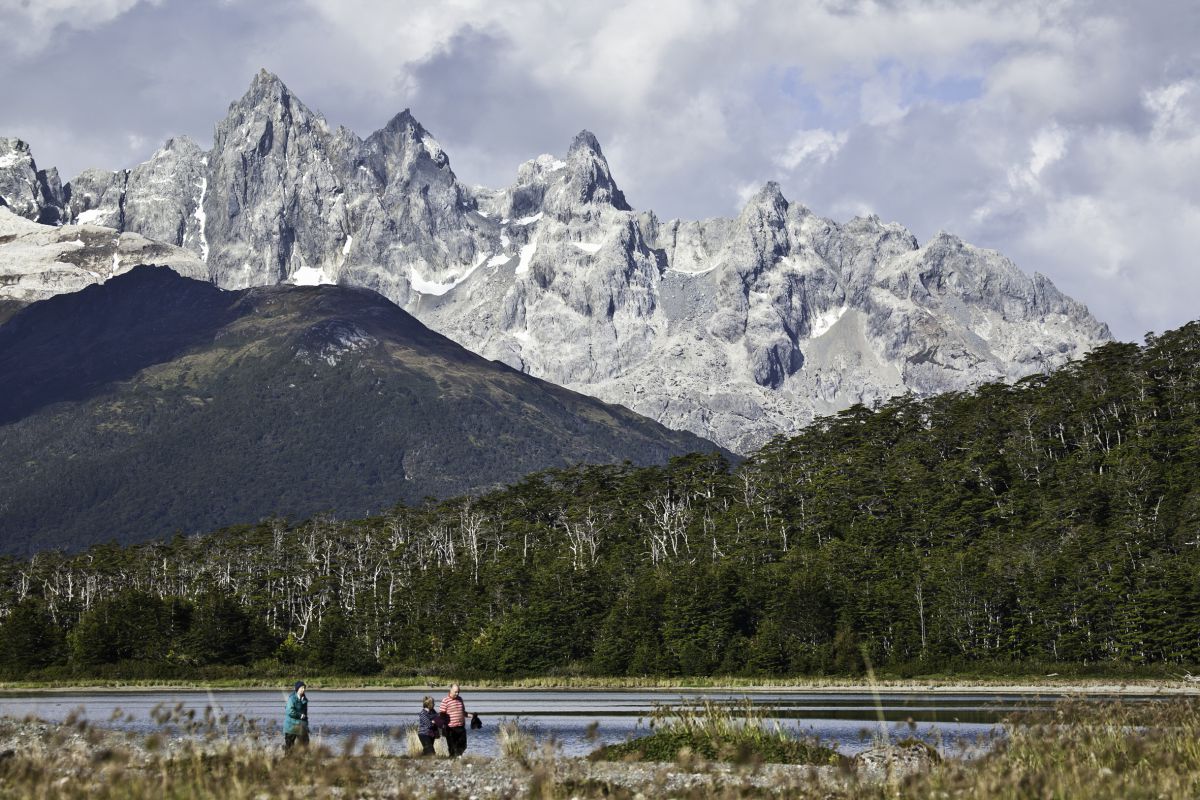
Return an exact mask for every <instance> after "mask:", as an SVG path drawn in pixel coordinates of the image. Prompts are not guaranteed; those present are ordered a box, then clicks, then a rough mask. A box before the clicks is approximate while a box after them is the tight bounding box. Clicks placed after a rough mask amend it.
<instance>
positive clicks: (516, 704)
mask: <svg viewBox="0 0 1200 800" xmlns="http://www.w3.org/2000/svg"><path fill="white" fill-rule="evenodd" d="M426 693H427V692H424V691H415V690H320V689H313V690H310V691H309V693H308V695H309V718H310V722H311V725H312V732H313V734H314V736H315V737H317V738H319V739H321V740H323V741H324V742H325V743H327V744H329V745H331V746H333V747H335V748H339V747H341V746H342V745H343V744H344V743H345V742H346V741H347V740H348V739H349V738H351V737H355V738H357V739H358V740H359V741H362V740H365V739H368V738H371V737H377V736H383V737H386V738H387V741H388V745H387V747H388V749H389V750H392V751H394V752H403V750H404V743H403V739H402V738H393V737H391V736H389V733H390V732H391V731H394V730H395V729H397V728H400V727H407V726H410V725H413V724H415V723H416V718H417V712H418V711H419V710H420V706H421V698H422V697H423V696H424V695H425V694H426ZM429 693H430V694H433V696H434V699H435V700H440V699H441V697H442V696H443V695H444V694H445V692H444V690H443V691H439V692H437V693H433V692H429ZM286 697H287V693H286V692H285V691H267V690H241V689H239V690H220V691H217V690H214V691H146V692H126V691H122V692H103V691H86V692H70V693H66V692H6V693H3V694H0V716H10V717H18V718H19V717H25V716H27V715H33V716H36V717H39V718H41V719H44V720H47V721H61V720H63V719H66V718H67V717H68V716H71V715H75V716H77V717H82V718H85V719H87V720H88V721H89V722H91V723H93V724H97V725H101V726H104V727H112V728H120V729H123V730H131V731H137V732H145V733H149V732H151V731H154V730H162V729H163V728H162V723H161V722H160V721H156V718H155V717H156V714H155V711H156V709H158V710H159V711H161V710H163V709H167V710H170V709H174V708H176V707H177V706H178V707H182V709H184V712H185V713H187V712H188V711H191V712H192V713H193V714H194V715H195V717H196V718H197V719H202V718H203V717H204V715H205V709H206V708H211V709H219V710H220V712H221V713H223V714H224V715H227V716H228V717H229V718H230V719H237V718H239V717H241V718H244V719H249V720H253V721H254V722H255V724H256V725H257V726H259V729H260V730H263V731H267V732H271V733H273V734H274V733H277V732H278V731H279V729H280V725H281V722H282V717H283V705H284V701H285V699H286ZM463 698H464V700H465V701H466V704H467V709H468V711H474V712H478V713H479V715H480V718H481V720H482V721H483V723H484V727H483V729H482V730H476V731H470V734H469V742H468V749H467V752H468V753H473V754H477V755H496V754H497V751H498V746H497V740H496V734H497V731H498V728H499V724H500V723H501V722H503V721H505V720H518V721H519V722H520V724H521V725H522V727H524V728H526V729H527V730H528V731H530V732H532V733H533V735H534V736H535V738H536V739H537V740H538V741H540V742H546V741H553V742H554V744H555V746H557V747H558V748H559V749H560V750H561V752H562V753H563V754H565V755H583V754H585V753H588V752H590V751H591V750H593V749H594V748H595V747H597V746H599V745H600V744H607V743H612V742H620V741H623V740H625V739H628V738H630V737H632V736H637V735H642V734H644V733H646V732H647V728H646V726H647V724H648V722H649V714H650V712H651V710H652V709H653V708H654V707H655V706H660V705H663V704H668V705H676V704H679V703H694V702H699V701H702V700H705V699H708V700H713V701H716V702H721V703H727V702H732V703H737V702H744V700H745V699H746V698H749V699H750V701H751V702H753V703H755V704H757V705H760V706H763V707H765V708H768V709H770V710H771V713H772V716H773V717H775V718H777V719H779V720H780V721H781V722H782V724H784V725H785V726H787V727H788V728H790V729H792V730H794V731H796V732H798V733H804V734H807V735H813V736H817V737H819V738H820V739H821V740H823V741H824V742H826V743H827V744H831V745H834V746H836V747H837V748H838V749H839V750H841V751H842V752H844V753H854V752H856V751H858V750H862V749H864V748H866V747H869V746H870V744H871V740H872V737H873V736H878V735H879V733H880V730H881V722H880V716H881V715H882V717H883V723H882V725H883V726H884V727H886V728H887V730H888V733H889V735H890V736H891V737H892V738H893V739H897V738H904V737H906V736H911V735H916V736H919V737H921V738H923V739H926V740H927V741H929V742H931V743H933V744H936V745H938V746H939V749H942V751H943V752H947V751H950V752H953V751H955V750H959V749H961V750H964V751H966V752H968V753H970V752H979V751H980V750H981V749H986V748H987V746H988V744H987V743H988V740H989V739H990V738H991V737H993V736H995V735H998V733H999V731H998V726H997V723H998V722H999V721H1000V719H1001V718H1003V717H1004V716H1006V715H1007V714H1010V713H1012V712H1013V711H1016V710H1024V709H1033V708H1040V707H1044V706H1046V705H1049V704H1051V703H1053V702H1054V701H1055V700H1057V699H1058V697H1057V696H1054V695H1044V696H1040V697H1032V696H1031V697H1017V696H1013V695H996V694H988V693H986V692H980V693H971V694H967V693H963V694H947V693H938V694H914V693H881V694H880V695H879V696H878V704H877V702H876V697H875V696H874V695H872V694H870V693H862V694H853V693H844V692H803V691H749V692H747V691H739V692H711V691H577V690H569V691H548V690H544V691H529V690H509V691H494V690H493V691H477V692H472V691H470V690H469V689H464V690H463ZM1098 699H1099V698H1098ZM1124 699H1125V700H1127V701H1130V700H1135V699H1137V698H1130V697H1125V698H1124ZM160 719H161V717H160Z"/></svg>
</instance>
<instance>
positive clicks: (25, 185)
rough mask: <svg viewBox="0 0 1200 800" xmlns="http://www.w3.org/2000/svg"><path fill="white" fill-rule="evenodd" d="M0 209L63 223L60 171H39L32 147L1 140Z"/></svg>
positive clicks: (38, 220)
mask: <svg viewBox="0 0 1200 800" xmlns="http://www.w3.org/2000/svg"><path fill="white" fill-rule="evenodd" d="M0 206H6V207H8V208H9V209H11V210H12V212H13V213H14V214H17V215H19V216H22V217H25V218H26V219H32V220H35V221H37V222H42V223H45V224H48V225H57V224H59V223H60V222H62V221H63V187H62V184H61V182H60V181H59V178H58V170H56V169H53V168H51V169H48V170H39V169H38V168H37V164H36V163H35V162H34V160H33V154H32V153H31V152H30V150H29V145H28V144H26V143H25V142H23V141H21V140H20V139H5V138H0Z"/></svg>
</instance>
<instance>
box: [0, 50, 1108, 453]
mask: <svg viewBox="0 0 1200 800" xmlns="http://www.w3.org/2000/svg"><path fill="white" fill-rule="evenodd" d="M28 150H29V149H28V147H27V146H24V145H23V143H20V144H17V143H15V140H3V141H0V198H3V201H4V203H5V204H6V205H9V206H10V207H13V208H17V207H21V208H23V211H21V212H18V213H21V214H22V216H25V217H27V218H30V219H43V220H44V221H53V219H54V215H55V214H56V213H59V212H61V213H62V214H63V215H64V216H65V218H66V219H67V221H74V222H78V223H86V224H87V227H88V228H91V227H95V226H97V225H106V226H108V227H110V228H113V229H115V230H117V231H121V232H125V231H128V232H134V233H140V234H143V235H144V236H147V237H150V238H153V239H160V240H162V241H166V242H169V243H171V244H174V245H178V246H181V247H183V248H185V249H186V250H188V251H190V252H191V253H194V254H195V255H197V256H199V257H200V258H201V259H203V260H204V262H206V269H207V272H208V277H209V278H210V280H212V282H214V283H216V284H217V285H219V286H221V287H224V288H230V289H238V288H244V287H248V286H261V285H273V284H278V283H337V284H341V285H348V286H362V287H367V288H370V289H373V290H375V291H377V292H379V293H380V294H382V295H384V296H385V297H387V298H388V299H390V300H392V301H393V302H395V303H397V304H399V305H401V306H403V307H405V308H406V309H408V310H410V311H411V312H412V313H413V314H414V315H416V316H417V317H419V318H420V319H421V320H422V321H423V322H425V323H426V324H428V325H430V326H431V327H433V328H435V329H436V330H438V331H440V332H441V333H444V334H445V335H447V336H449V337H451V338H453V339H455V340H456V341H458V342H460V343H461V344H463V345H465V346H467V347H468V348H470V349H472V350H474V351H475V352H477V353H479V354H481V355H484V356H486V357H488V358H492V359H496V360H499V361H503V362H504V363H506V364H509V365H511V366H513V367H515V368H517V369H520V370H522V371H525V372H528V373H530V374H532V375H535V376H537V377H541V378H545V379H547V380H550V381H553V382H555V383H558V384H560V385H563V386H567V387H568V388H571V389H574V390H577V391H581V392H584V393H587V394H592V395H594V396H596V397H599V398H601V399H604V400H606V401H611V402H617V403H622V404H624V405H626V406H628V407H629V408H632V409H633V410H635V411H637V412H639V413H642V414H645V415H647V416H649V417H652V418H654V419H656V420H658V421H660V422H663V423H664V424H667V425H669V426H671V427H676V428H684V429H688V430H690V431H693V432H695V433H698V434H701V435H704V436H708V437H710V438H713V439H715V440H716V441H718V442H720V443H721V444H723V445H725V446H728V447H730V448H732V449H735V450H739V451H742V452H748V451H750V450H752V449H753V448H754V447H756V446H757V445H759V444H761V443H762V442H764V441H766V440H767V439H769V438H770V437H771V436H773V435H775V434H778V433H790V432H794V431H796V430H797V429H798V428H799V427H801V426H803V425H805V424H807V422H808V421H810V420H811V419H813V417H814V416H816V415H820V414H828V413H832V412H836V411H838V410H840V409H843V408H846V407H847V406H849V405H852V404H854V403H868V404H869V403H871V402H873V401H875V400H881V399H883V398H886V397H889V396H892V395H895V394H898V393H902V392H906V391H912V392H915V393H918V394H930V393H934V392H941V391H947V390H965V389H969V388H971V387H972V386H976V385H978V384H979V383H981V382H983V381H989V380H1004V379H1016V378H1020V377H1023V376H1025V375H1029V374H1031V373H1034V372H1039V371H1046V370H1050V369H1054V368H1056V367H1058V366H1060V365H1062V364H1064V363H1066V362H1067V361H1068V360H1070V359H1072V358H1075V357H1078V356H1080V355H1082V354H1084V353H1086V352H1087V351H1088V350H1089V349H1091V348H1092V347H1094V346H1096V345H1097V344H1099V343H1101V342H1103V341H1106V340H1107V339H1109V338H1110V334H1109V332H1108V329H1107V328H1106V327H1105V326H1103V325H1102V324H1100V323H1099V322H1097V321H1096V320H1095V319H1094V318H1093V317H1092V316H1091V315H1090V314H1089V313H1088V311H1087V309H1086V308H1085V307H1083V306H1082V305H1081V304H1079V303H1077V302H1076V301H1074V300H1072V299H1071V298H1069V297H1066V296H1065V295H1063V294H1062V293H1061V292H1059V291H1058V290H1057V289H1055V288H1054V286H1053V284H1051V283H1050V282H1049V281H1047V280H1045V279H1044V278H1041V277H1036V278H1031V277H1029V276H1027V275H1026V274H1025V273H1023V272H1021V271H1020V270H1019V269H1018V268H1017V266H1016V265H1014V264H1013V263H1012V262H1011V261H1009V260H1008V259H1006V258H1004V257H1003V256H1001V255H1000V254H999V253H995V252H994V251H989V250H984V249H981V248H976V247H972V246H971V245H969V244H967V243H964V242H962V241H961V240H960V239H958V238H957V237H954V236H952V235H949V234H939V235H938V236H935V237H934V238H933V239H932V240H930V241H929V242H928V243H927V244H926V245H925V246H924V247H921V246H919V244H918V242H917V240H916V238H915V237H914V236H913V235H912V233H911V232H909V231H908V230H906V229H905V228H904V227H903V226H902V225H900V224H898V223H894V222H883V221H881V220H880V219H879V218H878V217H876V216H866V217H857V218H854V219H851V220H849V221H847V222H843V223H839V222H835V221H833V220H829V219H824V218H822V217H819V216H817V215H816V214H814V213H813V212H811V211H810V210H809V209H807V208H805V207H804V206H803V205H801V204H800V203H798V202H791V201H789V200H788V199H787V198H785V197H784V196H783V192H782V191H781V189H780V187H779V185H778V184H777V183H775V182H773V181H772V182H768V183H766V184H765V185H763V186H762V187H761V189H759V190H758V191H757V192H755V193H754V194H753V196H751V197H750V198H748V200H747V202H746V204H745V206H744V207H743V208H742V209H741V210H740V212H739V213H738V214H737V216H735V217H733V218H719V219H708V220H670V221H666V222H663V221H660V220H659V219H658V218H657V217H656V216H655V215H654V214H653V213H651V212H643V213H635V212H633V211H632V210H631V208H630V206H629V204H628V203H627V202H626V199H625V196H624V194H623V193H622V192H621V190H620V188H618V186H617V183H616V181H615V179H614V178H613V175H612V171H611V169H610V167H609V163H608V160H607V158H606V157H605V155H604V152H603V150H602V149H601V147H600V143H599V141H598V140H597V138H596V137H595V135H593V134H592V133H590V132H589V131H586V130H585V131H581V132H580V133H579V134H578V135H577V136H575V137H574V139H573V140H572V142H571V144H570V147H569V148H568V150H567V152H566V154H565V155H563V156H561V157H558V156H551V155H543V156H538V157H536V158H534V159H532V160H530V161H527V162H525V163H524V164H523V165H521V167H520V169H519V170H518V172H517V176H516V180H515V181H514V183H513V184H512V185H510V186H508V187H505V188H502V189H487V188H483V187H474V188H467V187H464V186H462V185H461V184H460V183H459V182H458V179H457V177H456V176H455V174H454V172H453V171H452V170H451V169H450V165H449V158H448V156H447V155H446V153H445V151H444V150H443V149H442V147H441V146H440V145H439V144H438V143H437V141H436V140H435V139H434V138H433V136H432V135H431V134H430V133H429V131H427V130H426V129H425V128H424V127H423V126H422V125H421V124H420V123H419V122H417V120H416V119H415V118H414V117H413V115H412V113H411V112H410V111H409V110H408V109H405V110H404V111H402V112H400V113H399V114H396V115H395V116H393V117H392V118H391V119H390V120H389V121H388V122H387V124H386V125H385V126H384V127H383V128H381V129H380V130H378V131H376V132H375V133H373V134H371V135H370V136H368V137H367V138H366V139H365V140H364V139H360V138H359V137H358V136H357V135H356V134H355V133H353V132H352V131H349V130H347V129H345V128H339V129H337V130H336V131H332V132H331V131H330V129H329V127H328V126H327V125H326V124H325V121H324V120H323V119H322V118H321V117H320V116H319V115H317V114H315V113H313V112H311V111H309V110H308V109H307V108H305V107H304V105H303V104H302V103H300V101H299V100H297V99H296V98H294V97H292V95H291V93H290V92H289V91H288V89H287V87H286V86H284V85H283V83H282V82H281V81H280V80H279V79H278V78H277V77H276V76H274V75H272V74H271V73H269V72H266V71H265V70H264V71H263V72H260V73H259V74H258V76H256V77H255V79H254V81H253V82H252V84H251V87H250V90H249V91H248V92H247V93H246V95H245V96H244V97H243V98H242V99H241V100H239V101H238V102H236V103H234V104H232V105H231V106H230V113H229V116H228V117H227V118H226V119H225V120H223V121H221V122H220V123H219V124H218V125H217V129H216V135H215V136H214V145H213V149H212V150H211V151H209V152H207V153H205V152H202V151H200V150H199V148H198V147H196V146H195V145H194V143H190V142H188V140H185V139H177V140H173V141H172V142H168V144H167V145H166V146H165V147H164V148H163V149H162V150H160V151H159V152H158V153H156V154H155V156H154V157H153V158H151V159H150V160H149V161H147V162H146V163H145V164H142V165H139V166H138V167H136V168H135V169H133V170H120V171H117V172H113V171H109V170H89V171H87V172H85V173H84V174H83V175H81V176H79V177H78V178H76V179H75V180H74V181H72V182H71V184H70V185H69V190H70V191H69V199H70V202H69V204H67V205H69V207H64V204H63V202H62V197H64V196H67V195H68V193H67V192H65V191H64V190H63V189H62V188H61V187H57V177H56V176H55V175H54V173H53V171H49V170H42V171H39V170H37V168H36V166H35V165H34V164H33V161H32V156H30V155H29V152H28ZM84 230H86V228H85V229H84ZM5 277H6V276H5V275H4V274H3V273H0V279H3V278H5ZM39 280H40V279H39ZM47 290H48V291H50V292H51V293H53V288H52V287H50V288H48V289H47ZM5 293H8V294H9V295H12V290H11V289H10V288H6V284H5V283H4V281H3V280H0V299H2V298H3V297H4V294H5Z"/></svg>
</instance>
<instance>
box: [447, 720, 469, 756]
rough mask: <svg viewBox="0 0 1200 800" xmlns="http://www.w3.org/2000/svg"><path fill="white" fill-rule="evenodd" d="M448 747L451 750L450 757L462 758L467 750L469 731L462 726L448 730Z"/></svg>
mask: <svg viewBox="0 0 1200 800" xmlns="http://www.w3.org/2000/svg"><path fill="white" fill-rule="evenodd" d="M446 746H447V747H448V748H450V757H451V758H454V757H456V756H461V755H462V754H463V753H465V752H466V750H467V729H466V728H465V727H463V726H462V725H459V726H458V727H457V728H446Z"/></svg>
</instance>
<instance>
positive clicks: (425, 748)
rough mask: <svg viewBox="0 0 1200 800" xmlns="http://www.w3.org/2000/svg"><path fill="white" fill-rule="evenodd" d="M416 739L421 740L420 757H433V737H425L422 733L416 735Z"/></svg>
mask: <svg viewBox="0 0 1200 800" xmlns="http://www.w3.org/2000/svg"><path fill="white" fill-rule="evenodd" d="M417 738H418V739H420V740H421V755H423V756H431V755H433V737H432V736H426V735H425V734H423V733H418V734H417Z"/></svg>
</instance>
